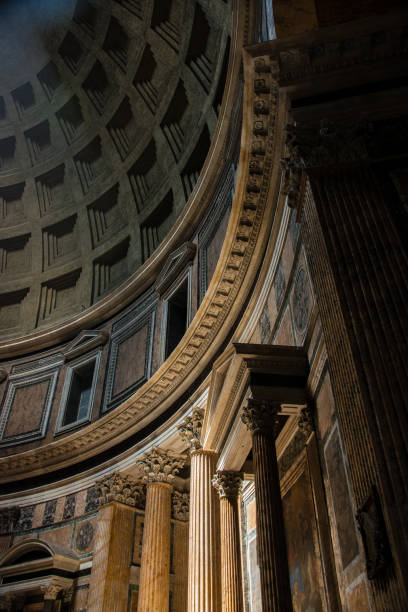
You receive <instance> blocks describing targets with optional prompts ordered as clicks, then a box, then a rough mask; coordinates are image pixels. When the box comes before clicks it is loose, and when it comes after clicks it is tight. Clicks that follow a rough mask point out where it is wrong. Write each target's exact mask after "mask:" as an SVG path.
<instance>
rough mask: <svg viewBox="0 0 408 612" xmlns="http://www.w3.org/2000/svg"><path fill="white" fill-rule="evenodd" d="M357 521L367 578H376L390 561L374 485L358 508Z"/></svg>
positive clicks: (378, 500) (385, 533) (382, 519)
mask: <svg viewBox="0 0 408 612" xmlns="http://www.w3.org/2000/svg"><path fill="white" fill-rule="evenodd" d="M356 518H357V523H358V526H359V529H360V531H361V536H362V539H363V545H364V552H365V557H366V564H367V577H368V579H369V580H373V579H374V578H377V576H378V575H379V574H381V573H382V571H383V570H384V569H385V568H386V567H387V565H388V564H389V563H390V561H391V553H390V547H389V543H388V538H387V532H386V530H385V524H384V517H383V514H382V510H381V504H380V499H379V496H378V493H377V489H376V488H375V486H373V487H372V489H371V492H370V495H369V496H368V498H367V500H366V502H365V503H364V504H363V506H362V507H361V508H360V509H359V510H358V512H357V515H356Z"/></svg>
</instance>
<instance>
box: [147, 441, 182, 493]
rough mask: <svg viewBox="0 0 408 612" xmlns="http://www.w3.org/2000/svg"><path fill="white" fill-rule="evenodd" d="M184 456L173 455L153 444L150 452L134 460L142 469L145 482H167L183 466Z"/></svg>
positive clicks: (172, 478)
mask: <svg viewBox="0 0 408 612" xmlns="http://www.w3.org/2000/svg"><path fill="white" fill-rule="evenodd" d="M185 463H186V458H185V457H183V456H182V455H175V454H173V453H170V452H169V451H166V450H164V449H162V448H158V447H157V446H153V448H152V450H151V451H150V453H146V454H145V456H144V457H143V458H142V459H138V460H137V461H136V465H139V466H140V467H141V468H142V469H143V471H144V476H143V480H144V481H145V482H148V483H149V482H167V483H169V484H170V483H171V482H172V481H173V480H174V478H175V475H176V474H177V472H179V471H180V470H181V468H182V467H184V464H185Z"/></svg>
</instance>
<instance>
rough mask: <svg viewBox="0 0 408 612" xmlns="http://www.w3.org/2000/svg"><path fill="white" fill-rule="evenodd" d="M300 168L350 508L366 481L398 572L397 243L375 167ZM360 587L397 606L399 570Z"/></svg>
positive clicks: (403, 349)
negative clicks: (304, 171)
mask: <svg viewBox="0 0 408 612" xmlns="http://www.w3.org/2000/svg"><path fill="white" fill-rule="evenodd" d="M308 173H309V174H310V176H309V184H308V185H307V189H306V197H305V202H304V212H303V215H304V217H303V218H304V227H305V234H304V235H305V246H306V250H307V257H308V263H309V265H310V270H311V274H312V280H313V285H314V289H315V291H316V298H317V302H318V304H319V313H320V317H321V321H322V328H323V333H324V338H325V343H326V346H327V352H328V358H329V363H330V366H331V368H330V372H331V380H332V385H333V393H334V397H335V401H336V407H337V412H338V416H339V422H340V425H341V432H342V436H343V441H344V444H345V447H346V452H347V457H348V465H349V470H350V479H351V483H352V487H353V492H354V497H355V501H356V506H357V508H359V507H361V505H363V504H364V502H365V500H366V499H367V497H368V495H369V493H370V490H371V487H372V485H373V484H376V486H377V488H378V490H379V492H380V497H381V499H382V505H383V508H384V514H385V520H386V523H387V527H388V534H389V535H390V536H391V546H392V548H393V551H392V553H393V556H394V557H395V558H398V563H396V564H395V568H396V570H397V571H398V568H403V567H406V565H407V563H408V537H407V533H406V529H404V525H405V522H406V510H405V508H406V506H407V503H408V486H407V482H408V467H407V466H408V459H407V458H408V436H407V435H406V432H407V430H408V416H407V411H406V410H403V409H401V407H402V406H403V405H404V404H405V403H406V396H407V393H408V387H407V380H408V379H407V372H408V362H407V360H406V359H404V357H403V355H406V353H407V335H406V333H404V331H403V330H406V328H407V325H408V320H407V310H406V302H407V299H408V290H407V285H406V279H405V277H406V270H407V263H408V262H407V254H406V248H405V247H404V245H403V244H402V241H401V238H400V235H399V232H398V228H397V227H396V225H395V221H394V219H393V215H392V205H391V204H392V188H391V186H390V180H389V177H388V176H387V173H386V172H385V171H383V170H381V167H376V168H370V167H369V166H367V167H360V168H351V169H348V170H346V169H344V171H341V172H340V171H337V172H335V173H334V172H332V171H330V170H327V171H322V170H319V171H313V170H312V171H310V172H308ZM384 188H385V189H386V190H387V191H386V192H384ZM370 586H371V590H372V595H373V599H374V602H375V605H376V606H377V607H378V609H385V608H387V607H389V606H393V609H403V608H404V609H405V608H406V606H407V591H408V584H407V577H406V573H404V572H401V573H400V575H399V576H397V575H395V574H394V570H393V567H391V569H390V570H389V571H388V573H387V574H386V575H384V576H379V577H378V578H377V579H376V580H373V581H370Z"/></svg>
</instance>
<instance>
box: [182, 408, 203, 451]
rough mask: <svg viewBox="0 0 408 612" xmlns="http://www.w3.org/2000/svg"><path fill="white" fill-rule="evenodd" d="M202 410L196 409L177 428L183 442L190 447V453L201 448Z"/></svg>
mask: <svg viewBox="0 0 408 612" xmlns="http://www.w3.org/2000/svg"><path fill="white" fill-rule="evenodd" d="M203 420H204V410H203V409H202V408H196V409H195V410H193V412H192V414H191V415H189V416H187V417H186V418H185V419H184V420H183V422H182V423H181V425H179V426H178V427H177V429H178V432H179V434H180V437H181V439H182V440H183V442H186V443H187V444H188V445H189V447H190V452H193V451H196V450H199V449H201V448H202V444H201V429H202V427H203Z"/></svg>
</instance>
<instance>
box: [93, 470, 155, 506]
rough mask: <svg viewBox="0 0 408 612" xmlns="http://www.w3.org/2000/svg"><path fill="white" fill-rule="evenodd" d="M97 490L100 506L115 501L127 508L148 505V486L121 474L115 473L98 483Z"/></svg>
mask: <svg viewBox="0 0 408 612" xmlns="http://www.w3.org/2000/svg"><path fill="white" fill-rule="evenodd" d="M95 489H96V496H97V500H98V506H103V505H104V504H109V503H110V502H114V501H115V502H120V503H121V504H126V505H127V506H132V507H136V508H144V506H145V503H146V486H145V485H144V484H143V483H142V482H140V481H137V480H134V479H133V478H131V477H130V476H128V475H127V474H121V473H120V472H114V473H113V474H109V475H108V476H105V477H104V478H102V479H101V480H98V481H96V483H95Z"/></svg>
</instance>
